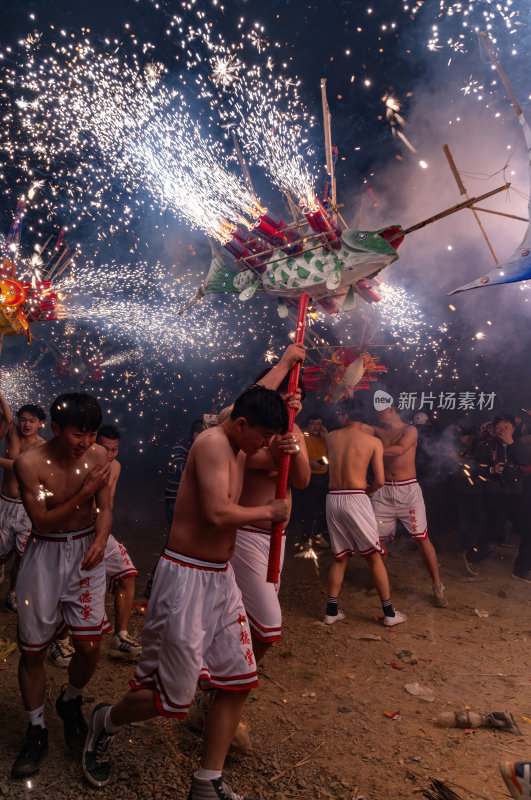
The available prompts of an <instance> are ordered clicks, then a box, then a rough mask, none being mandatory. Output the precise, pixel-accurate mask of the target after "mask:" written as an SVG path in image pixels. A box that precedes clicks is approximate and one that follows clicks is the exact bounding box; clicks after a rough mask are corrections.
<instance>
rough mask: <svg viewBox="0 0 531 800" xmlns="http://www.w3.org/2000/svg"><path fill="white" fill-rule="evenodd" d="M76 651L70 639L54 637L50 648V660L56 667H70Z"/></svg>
mask: <svg viewBox="0 0 531 800" xmlns="http://www.w3.org/2000/svg"><path fill="white" fill-rule="evenodd" d="M75 652H76V651H75V650H74V648H73V647H72V645H71V644H70V640H69V639H54V641H53V642H52V643H51V645H50V649H49V650H48V661H50V662H51V663H52V664H54V665H55V666H56V667H68V666H69V665H70V661H71V659H72V656H73V655H74V653H75Z"/></svg>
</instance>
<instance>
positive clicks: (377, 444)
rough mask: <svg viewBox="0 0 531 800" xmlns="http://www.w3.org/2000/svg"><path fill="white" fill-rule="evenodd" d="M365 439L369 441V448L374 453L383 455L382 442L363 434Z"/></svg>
mask: <svg viewBox="0 0 531 800" xmlns="http://www.w3.org/2000/svg"><path fill="white" fill-rule="evenodd" d="M365 435H366V437H367V439H368V440H370V444H371V447H372V449H373V452H374V453H383V444H382V440H381V439H378V438H377V437H376V436H372V435H371V434H365Z"/></svg>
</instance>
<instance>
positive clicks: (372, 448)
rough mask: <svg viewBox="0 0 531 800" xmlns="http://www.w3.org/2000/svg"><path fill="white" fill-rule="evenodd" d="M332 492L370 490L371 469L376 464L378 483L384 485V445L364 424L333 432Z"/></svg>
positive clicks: (329, 440)
mask: <svg viewBox="0 0 531 800" xmlns="http://www.w3.org/2000/svg"><path fill="white" fill-rule="evenodd" d="M326 446H327V451H328V469H329V475H330V479H329V488H330V489H331V490H338V489H363V490H365V489H367V469H368V467H369V464H370V463H372V464H373V469H374V473H375V481H376V482H377V483H378V484H379V485H381V484H382V483H383V469H382V445H381V443H380V442H379V441H378V439H376V438H375V437H374V436H370V435H369V434H367V433H364V432H363V431H362V430H361V423H360V422H352V423H350V424H349V425H347V426H346V427H345V428H341V429H340V430H337V431H332V432H331V433H329V434H328V436H327V441H326Z"/></svg>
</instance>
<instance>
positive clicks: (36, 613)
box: [11, 392, 112, 778]
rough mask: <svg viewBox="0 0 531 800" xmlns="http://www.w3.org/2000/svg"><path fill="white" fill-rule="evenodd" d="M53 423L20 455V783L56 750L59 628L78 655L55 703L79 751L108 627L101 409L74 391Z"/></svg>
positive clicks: (59, 405)
mask: <svg viewBox="0 0 531 800" xmlns="http://www.w3.org/2000/svg"><path fill="white" fill-rule="evenodd" d="M50 416H51V426H52V432H53V434H54V436H53V438H52V439H51V440H50V441H49V442H45V443H44V444H42V445H40V446H39V447H34V448H31V449H29V450H27V451H26V452H24V453H22V454H21V455H19V456H18V458H17V459H16V461H15V466H14V470H15V477H16V479H17V481H18V484H19V487H20V495H21V497H22V502H23V503H24V507H25V509H26V511H27V512H28V515H29V517H30V519H31V522H32V524H33V529H32V532H31V535H30V537H29V539H28V541H27V544H26V549H25V552H24V558H23V559H22V561H21V565H20V570H19V574H18V580H17V592H18V597H19V609H18V642H19V647H20V651H21V656H20V663H19V684H20V691H21V694H22V699H23V702H24V707H25V709H26V712H27V715H28V723H29V724H28V730H27V734H26V741H25V742H24V745H23V747H22V749H21V751H20V753H19V755H18V756H17V759H16V760H15V763H14V766H13V769H12V773H11V774H12V776H13V777H14V778H22V777H26V776H28V775H32V774H33V773H34V772H37V771H38V769H39V766H40V761H41V759H42V758H43V757H44V756H45V755H46V753H47V752H48V731H47V729H46V727H45V725H44V698H45V694H46V676H45V672H44V656H45V653H46V650H47V648H48V645H49V644H50V641H51V640H52V639H53V637H54V636H55V634H56V632H57V629H58V628H60V627H62V625H63V624H66V626H67V628H68V630H69V631H70V634H71V636H72V638H73V640H74V647H75V655H74V656H73V658H72V661H71V662H70V666H69V670H68V679H69V682H68V685H67V687H66V689H65V690H64V691H62V692H61V694H60V695H59V697H58V699H57V702H56V704H55V707H56V710H57V713H58V714H59V716H60V717H61V719H62V720H63V722H64V729H65V730H64V733H65V742H66V744H67V746H69V747H71V748H73V749H74V748H76V747H77V746H78V745H79V744H80V743H81V742H82V741H83V739H84V737H85V734H86V730H87V724H86V722H85V720H84V718H83V714H82V713H81V702H82V698H81V692H82V689H83V687H84V686H85V684H86V683H88V681H89V680H90V678H91V676H92V674H93V672H94V670H95V668H96V663H97V661H98V657H99V650H100V638H101V635H102V633H103V632H104V630H105V627H106V619H105V566H104V564H103V554H104V551H105V545H106V543H107V537H108V535H109V531H110V529H111V524H112V514H111V507H110V502H109V488H108V486H107V482H108V478H109V471H110V467H109V464H108V459H107V454H106V452H105V450H104V449H103V448H102V447H99V446H98V445H96V444H95V441H96V434H97V430H98V427H99V425H100V423H101V409H100V407H99V405H98V403H97V401H96V399H95V398H94V397H92V396H91V395H89V394H85V393H80V392H75V393H71V394H63V395H60V396H59V397H57V398H56V399H55V400H54V401H53V403H52V406H51V408H50ZM94 500H95V501H96V508H97V509H98V514H97V516H96V521H94ZM60 607H61V608H60Z"/></svg>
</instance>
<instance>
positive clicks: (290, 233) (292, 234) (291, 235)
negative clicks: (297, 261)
mask: <svg viewBox="0 0 531 800" xmlns="http://www.w3.org/2000/svg"><path fill="white" fill-rule="evenodd" d="M260 219H262V220H264V222H267V224H268V225H272V226H273V228H276V229H277V231H281V232H282V233H283V234H284V236H287V238H288V239H289V240H290V242H294V241H295V240H296V239H298V238H299V234H298V233H297V232H296V231H294V230H292V229H290V228H288V226H287V225H286V223H285V222H284V220H282V219H280V217H276V216H275V215H274V214H272V213H271V212H270V211H269V210H268V211H266V213H265V214H262V216H261V217H260Z"/></svg>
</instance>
